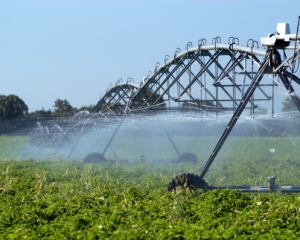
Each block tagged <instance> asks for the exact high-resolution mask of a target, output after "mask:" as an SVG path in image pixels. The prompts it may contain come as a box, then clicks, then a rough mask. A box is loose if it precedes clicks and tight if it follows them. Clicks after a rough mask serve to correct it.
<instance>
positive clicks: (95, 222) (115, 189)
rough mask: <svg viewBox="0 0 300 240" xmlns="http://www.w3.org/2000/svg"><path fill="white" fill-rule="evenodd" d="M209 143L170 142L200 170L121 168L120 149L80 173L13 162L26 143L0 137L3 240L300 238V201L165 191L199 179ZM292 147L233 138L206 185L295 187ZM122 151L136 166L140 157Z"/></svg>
mask: <svg viewBox="0 0 300 240" xmlns="http://www.w3.org/2000/svg"><path fill="white" fill-rule="evenodd" d="M215 140H216V139H207V138H206V139H204V138H203V139H201V138H196V137H195V138H190V139H186V140H185V141H182V139H181V140H180V139H179V138H176V137H174V142H175V143H177V144H178V145H180V149H184V151H194V152H195V154H196V155H197V156H198V157H199V164H197V165H194V164H192V163H185V162H183V163H179V164H171V163H169V162H167V161H165V162H164V161H160V162H153V161H152V162H151V161H146V162H143V163H140V162H138V161H124V160H123V159H122V158H125V157H126V156H127V155H126V154H125V153H122V151H124V149H125V148H124V143H121V142H120V143H119V142H118V140H117V139H116V141H114V142H113V144H112V145H113V148H114V150H115V151H116V152H117V154H119V155H120V156H121V157H120V159H119V160H117V161H115V160H112V159H108V161H107V162H101V163H100V164H83V163H82V159H78V160H62V159H50V160H37V159H33V158H30V159H26V160H18V159H19V158H18V156H20V151H19V150H20V149H22V146H25V145H27V144H28V143H27V142H28V139H27V138H22V137H1V138H0V146H1V148H0V149H1V151H2V152H1V156H0V159H1V160H0V199H1V200H0V201H1V202H0V203H1V204H0V238H1V239H234V238H236V239H296V238H299V237H300V227H299V226H300V194H282V193H241V192H238V191H235V190H213V191H207V192H204V191H203V190H196V191H188V190H180V189H178V190H176V191H173V192H167V191H166V189H167V185H168V183H169V182H170V181H171V179H172V178H174V177H175V176H177V175H179V174H182V173H184V172H192V173H195V174H199V173H200V171H201V168H202V167H203V165H204V164H205V161H206V159H205V155H206V154H208V153H209V149H207V147H205V146H207V145H205V143H207V141H211V142H215ZM180 141H182V142H180ZM135 142H136V141H135ZM298 142H299V138H290V137H285V138H283V137H282V138H279V137H278V138H271V137H270V138H267V137H265V138H255V137H254V138H246V137H243V138H232V139H231V138H229V139H228V142H226V144H225V145H224V149H222V150H221V151H220V153H219V156H218V158H217V159H216V161H215V162H214V163H213V165H212V167H211V169H210V170H209V172H208V173H207V175H206V176H205V180H206V181H207V182H208V183H209V185H267V177H268V176H272V175H275V176H277V181H278V182H277V184H280V185H286V184H299V185H300V180H299V170H300V159H299V157H298V156H299V153H298V150H297V149H298V148H297V145H298ZM125 144H128V146H127V148H126V149H127V150H128V149H129V150H128V151H132V152H133V155H132V156H136V155H138V154H140V151H141V150H139V151H137V150H136V152H134V151H135V150H134V149H135V148H133V147H132V144H129V142H128V141H126V143H125ZM136 144H141V143H136ZM166 144H169V143H166ZM209 144H211V143H209ZM121 146H122V147H123V148H121ZM134 146H135V147H136V145H134ZM130 147H131V148H132V149H130ZM141 147H142V146H139V149H140V148H141ZM271 148H272V149H275V152H273V153H272V152H270V151H269V150H270V149H271ZM170 149H171V150H170V152H171V151H172V147H170ZM144 151H145V152H146V151H147V149H145V150H144ZM159 151H163V149H159V150H157V152H158V153H159ZM15 152H18V153H15ZM157 152H156V154H157ZM203 152H205V154H203ZM122 154H124V155H122ZM148 155H150V153H149V154H148ZM155 156H156V155H155ZM168 156H169V155H167V157H168ZM170 157H173V155H172V154H171V153H170Z"/></svg>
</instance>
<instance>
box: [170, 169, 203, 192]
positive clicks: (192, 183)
mask: <svg viewBox="0 0 300 240" xmlns="http://www.w3.org/2000/svg"><path fill="white" fill-rule="evenodd" d="M207 185H208V184H207V182H206V181H205V180H204V179H202V178H200V177H199V176H198V175H195V174H194V173H184V174H182V175H179V176H176V177H175V178H173V179H172V181H171V182H170V183H169V185H168V191H172V190H176V189H188V190H196V189H199V188H202V189H205V188H206V187H207Z"/></svg>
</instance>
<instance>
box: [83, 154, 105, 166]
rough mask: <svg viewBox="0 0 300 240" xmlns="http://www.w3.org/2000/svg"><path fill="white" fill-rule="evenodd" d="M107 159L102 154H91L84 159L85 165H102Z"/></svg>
mask: <svg viewBox="0 0 300 240" xmlns="http://www.w3.org/2000/svg"><path fill="white" fill-rule="evenodd" d="M105 161H106V158H105V157H104V156H103V155H102V154H101V153H97V152H94V153H90V154H89V155H87V156H86V157H85V158H84V159H83V163H100V162H105Z"/></svg>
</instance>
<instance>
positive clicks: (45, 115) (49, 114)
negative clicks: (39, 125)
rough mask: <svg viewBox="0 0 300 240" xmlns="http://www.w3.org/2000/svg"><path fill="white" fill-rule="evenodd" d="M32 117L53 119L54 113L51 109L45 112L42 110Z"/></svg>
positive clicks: (34, 113) (35, 112)
mask: <svg viewBox="0 0 300 240" xmlns="http://www.w3.org/2000/svg"><path fill="white" fill-rule="evenodd" d="M32 116H34V117H35V118H51V117H52V111H51V109H49V110H45V109H44V108H42V110H37V111H34V112H33V113H32Z"/></svg>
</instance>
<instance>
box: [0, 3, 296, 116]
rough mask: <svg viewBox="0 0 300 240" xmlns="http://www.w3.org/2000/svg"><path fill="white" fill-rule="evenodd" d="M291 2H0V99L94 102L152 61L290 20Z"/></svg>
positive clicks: (37, 104)
mask: <svg viewBox="0 0 300 240" xmlns="http://www.w3.org/2000/svg"><path fill="white" fill-rule="evenodd" d="M299 15H300V2H299V0H286V1H277V0H272V1H268V0H261V1H257V0H251V1H243V0H239V1H237V0H235V1H234V0H226V1H225V0H224V1H223V0H219V1H212V0H210V1H201V0H198V1H192V0H191V1H189V0H186V1H181V0H173V1H169V0H165V1H164V0H161V1H157V0H151V1H150V0H140V1H137V0H136V1H135V0H129V1H125V0H124V1H120V0H119V1H116V0H113V1H108V0H107V1H102V0H99V1H96V0H94V1H92V0H90V1H89V0H85V1H83V0H82V1H79V0H72V1H71V0H60V1H58V0H35V1H34V0H31V1H30V0H19V1H16V0H9V1H6V0H0V83H1V85H0V94H4V95H8V94H15V95H18V96H19V97H20V98H22V99H23V100H24V101H25V103H26V104H27V105H28V107H29V111H30V112H32V111H35V110H40V109H42V108H45V109H46V110H47V109H52V106H53V105H54V101H55V100H56V99H67V100H68V101H69V102H70V103H71V105H72V106H73V107H81V106H84V105H90V104H96V103H97V101H98V100H99V97H100V94H101V93H104V92H105V91H106V89H107V87H108V85H109V83H112V84H115V82H116V81H117V80H118V79H119V78H122V79H123V80H126V79H127V78H128V77H130V78H133V79H134V81H135V83H139V82H140V81H141V80H142V78H143V77H144V76H146V75H147V72H148V71H152V72H153V70H154V67H155V64H156V62H161V63H162V62H163V61H164V58H165V55H167V54H168V55H170V56H172V55H173V54H174V51H175V49H176V48H177V47H180V48H181V50H183V49H185V46H186V44H187V42H189V41H191V42H192V43H193V45H197V43H198V40H199V39H201V38H206V39H207V42H208V43H210V42H211V40H212V38H214V37H216V36H220V37H221V38H222V42H226V43H227V42H228V38H229V37H230V36H233V37H238V38H239V42H240V44H241V45H246V44H247V40H248V39H250V38H252V39H254V40H258V41H259V40H260V37H263V36H267V34H268V33H271V32H274V31H275V30H276V24H277V22H288V23H290V27H291V31H292V32H296V27H297V26H296V24H297V20H298V16H299Z"/></svg>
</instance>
